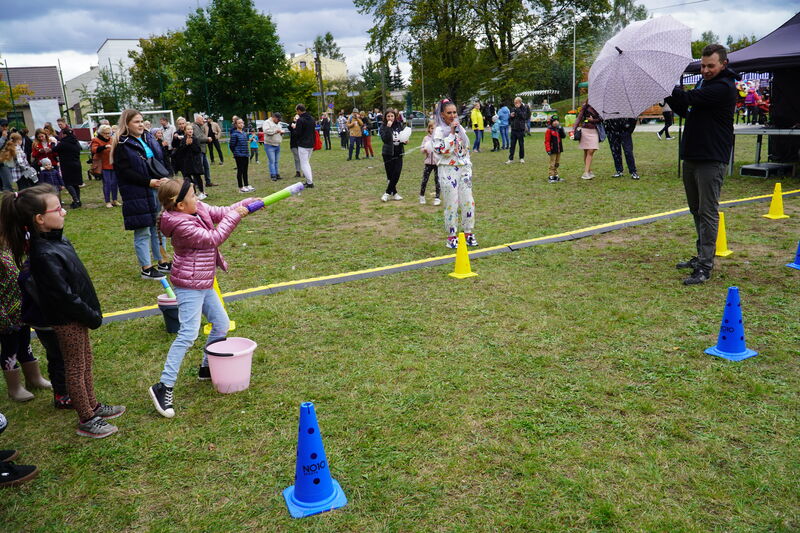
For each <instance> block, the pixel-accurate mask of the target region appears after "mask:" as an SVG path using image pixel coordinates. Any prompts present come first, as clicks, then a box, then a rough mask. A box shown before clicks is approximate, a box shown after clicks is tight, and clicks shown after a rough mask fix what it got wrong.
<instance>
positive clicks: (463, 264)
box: [449, 232, 477, 279]
mask: <svg viewBox="0 0 800 533" xmlns="http://www.w3.org/2000/svg"><path fill="white" fill-rule="evenodd" d="M449 275H450V276H453V277H454V278H458V279H464V278H471V277H472V276H477V274H476V273H475V272H473V271H472V269H471V268H470V266H469V252H467V239H466V238H465V237H464V233H463V232H462V233H459V234H458V248H456V269H455V270H454V271H453V272H451V273H450V274H449Z"/></svg>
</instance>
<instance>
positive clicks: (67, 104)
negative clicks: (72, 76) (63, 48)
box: [58, 59, 78, 124]
mask: <svg viewBox="0 0 800 533" xmlns="http://www.w3.org/2000/svg"><path fill="white" fill-rule="evenodd" d="M58 77H59V78H61V90H62V91H63V92H64V109H66V112H65V113H64V114H65V115H66V117H67V122H69V101H68V100H67V86H66V85H64V73H63V72H61V60H60V59H59V60H58ZM73 118H74V119H75V122H77V121H78V117H77V116H76V114H75V113H73ZM73 124H74V122H73Z"/></svg>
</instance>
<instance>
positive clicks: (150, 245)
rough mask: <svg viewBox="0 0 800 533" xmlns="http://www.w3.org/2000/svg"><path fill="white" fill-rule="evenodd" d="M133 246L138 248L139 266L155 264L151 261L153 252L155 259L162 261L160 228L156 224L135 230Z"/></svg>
mask: <svg viewBox="0 0 800 533" xmlns="http://www.w3.org/2000/svg"><path fill="white" fill-rule="evenodd" d="M133 248H134V249H135V250H136V259H138V260H139V266H141V267H143V268H145V267H149V266H150V265H152V264H153V263H151V262H150V254H151V253H152V254H153V259H155V260H156V261H158V262H159V263H160V262H161V260H162V257H161V250H159V247H158V229H156V227H155V226H148V227H146V228H136V229H135V230H133Z"/></svg>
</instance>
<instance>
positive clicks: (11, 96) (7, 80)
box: [4, 59, 17, 122]
mask: <svg viewBox="0 0 800 533" xmlns="http://www.w3.org/2000/svg"><path fill="white" fill-rule="evenodd" d="M4 63H5V64H6V82H8V96H9V97H10V98H11V108H12V109H13V110H14V121H15V122H16V121H17V104H15V103H14V91H13V90H12V89H11V73H10V72H9V70H8V60H7V59H6V60H4Z"/></svg>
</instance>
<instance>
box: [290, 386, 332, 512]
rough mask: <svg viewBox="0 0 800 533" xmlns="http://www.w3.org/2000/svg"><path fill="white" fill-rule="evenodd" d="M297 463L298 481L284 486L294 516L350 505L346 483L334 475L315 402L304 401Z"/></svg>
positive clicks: (296, 473)
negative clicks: (332, 476) (323, 440)
mask: <svg viewBox="0 0 800 533" xmlns="http://www.w3.org/2000/svg"><path fill="white" fill-rule="evenodd" d="M296 464H297V466H296V468H295V472H294V485H292V486H291V487H287V488H286V489H284V490H283V498H284V499H285V500H286V507H288V508H289V514H291V515H292V517H294V518H303V517H304V516H311V515H315V514H319V513H324V512H325V511H332V510H334V509H338V508H339V507H344V506H345V505H347V497H346V496H345V495H344V491H343V490H342V487H341V486H339V483H338V482H337V481H336V480H335V479H333V478H331V473H330V469H329V467H328V459H327V457H325V447H324V446H323V445H322V435H320V433H319V425H318V424H317V415H316V413H315V412H314V404H313V403H311V402H304V403H302V404H300V423H299V425H298V429H297V463H296Z"/></svg>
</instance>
